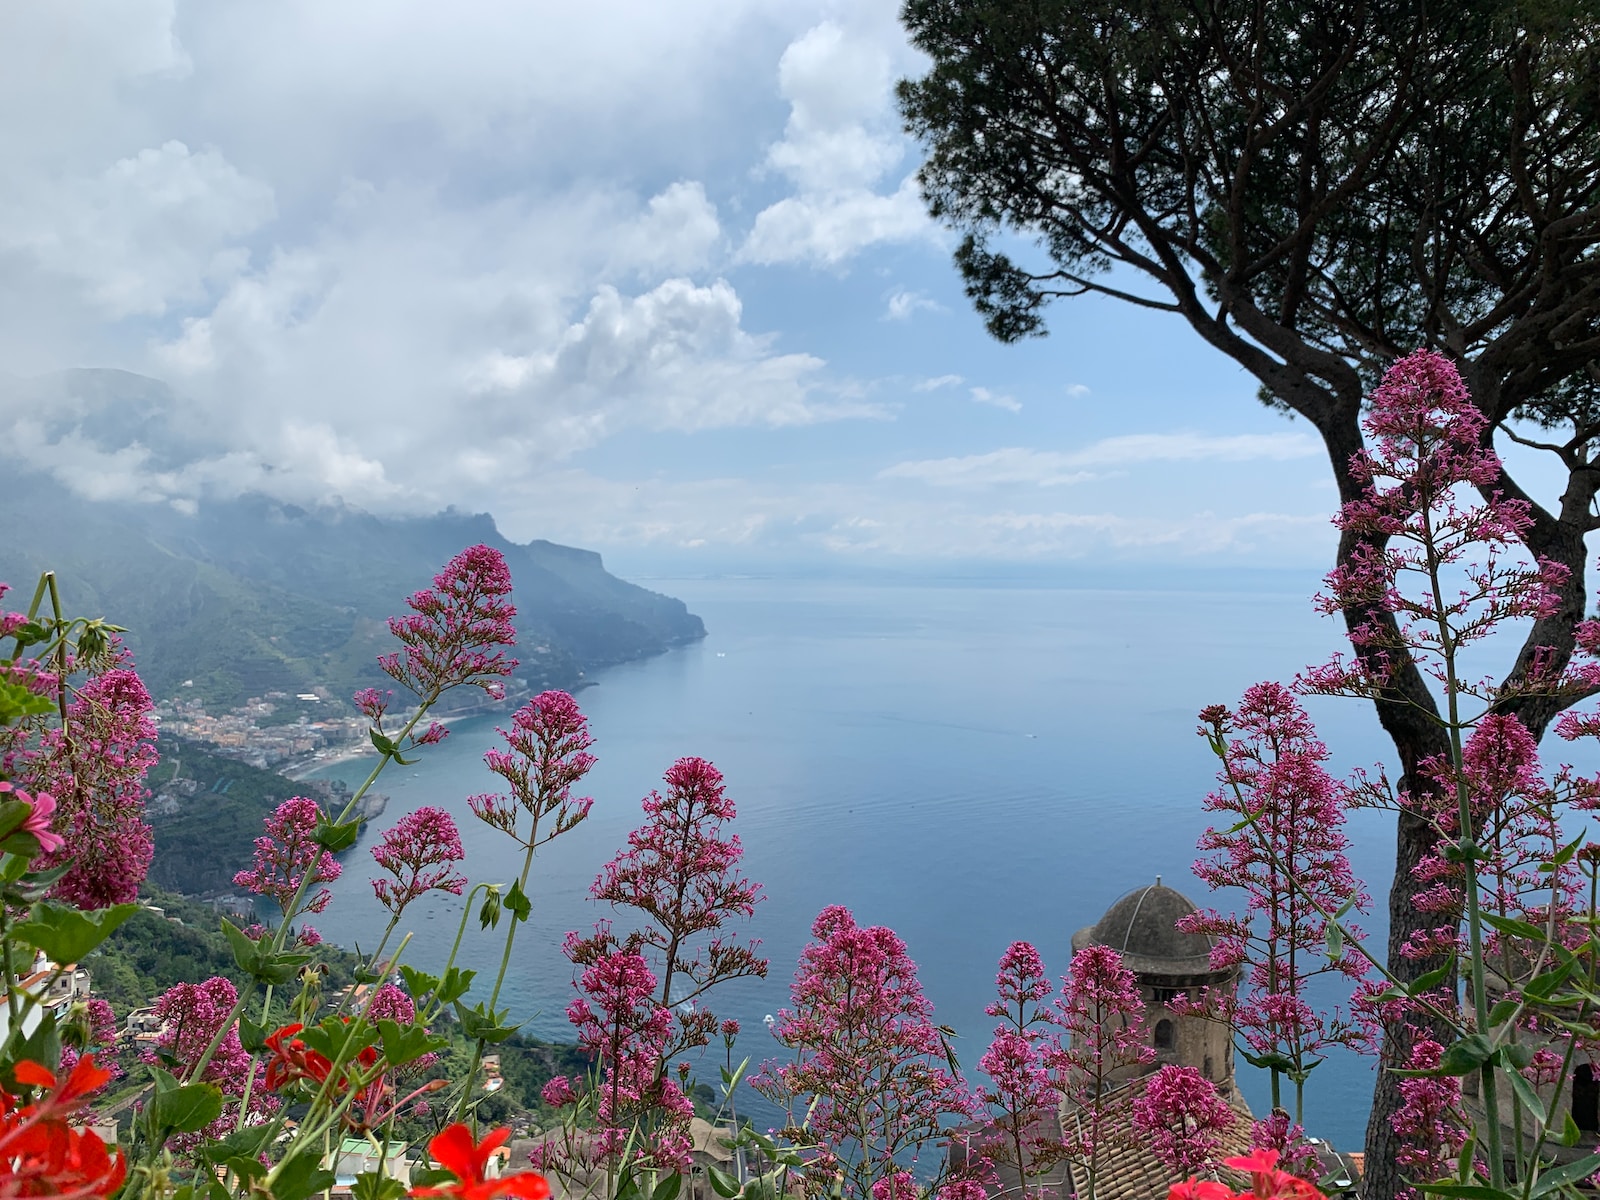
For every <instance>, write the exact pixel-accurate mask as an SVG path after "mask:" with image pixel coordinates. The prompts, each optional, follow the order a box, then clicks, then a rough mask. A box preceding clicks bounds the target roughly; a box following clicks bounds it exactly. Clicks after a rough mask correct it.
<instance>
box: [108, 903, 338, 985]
mask: <svg viewBox="0 0 1600 1200" xmlns="http://www.w3.org/2000/svg"><path fill="white" fill-rule="evenodd" d="M141 899H143V901H144V902H145V903H146V904H147V905H154V906H155V907H157V908H159V909H161V910H162V911H161V912H160V913H157V912H153V911H151V909H150V908H148V907H146V908H141V909H140V910H139V911H137V912H135V913H133V914H132V915H131V916H130V917H129V918H128V919H127V921H126V922H125V923H124V924H123V925H122V926H121V927H120V928H118V929H117V930H116V932H115V933H113V934H112V935H111V936H110V937H108V938H106V940H105V941H104V942H103V943H102V944H101V946H100V948H99V949H98V950H96V951H94V952H92V953H91V954H89V955H88V956H86V957H85V958H84V959H83V963H84V965H85V966H86V967H88V968H89V970H90V972H91V974H92V976H93V979H94V990H95V994H96V995H97V996H102V997H104V998H105V999H106V1000H108V1001H110V1003H111V1006H112V1008H113V1009H115V1010H116V1012H117V1013H118V1015H119V1016H120V1015H125V1014H126V1013H127V1012H128V1010H129V1009H133V1008H142V1007H144V1006H145V1005H147V1004H151V1003H153V1002H154V1001H155V998H156V997H157V996H159V995H160V994H161V993H162V992H164V991H165V990H166V989H167V988H169V987H171V986H172V985H173V984H174V983H177V982H179V981H180V980H187V981H189V982H193V981H195V980H199V979H209V978H210V977H211V976H213V975H221V976H223V977H224V978H227V979H230V980H232V981H233V983H234V984H235V986H240V985H242V984H243V983H244V980H245V975H244V972H242V971H241V970H240V969H239V966H238V963H236V962H235V961H234V955H233V948H232V947H231V946H230V945H229V943H228V939H227V938H226V937H225V936H224V935H223V933H222V917H221V915H220V914H219V913H218V912H217V911H216V910H215V909H214V908H212V907H211V906H210V905H209V904H204V903H201V902H199V901H196V900H190V899H186V898H185V897H183V896H179V895H175V894H173V893H171V892H166V891H162V890H161V889H159V888H153V887H148V886H147V887H146V888H145V889H144V891H143V893H142V895H141ZM318 953H319V954H320V955H321V957H322V959H323V961H325V962H327V963H328V967H329V971H328V978H327V980H326V981H325V988H326V991H327V992H332V991H334V990H337V989H338V988H341V987H344V986H345V985H346V984H348V983H350V982H352V981H353V980H354V978H355V971H356V968H357V967H358V966H359V961H358V960H357V958H356V957H355V955H353V954H348V953H346V952H344V951H342V950H340V949H339V948H338V947H337V946H331V945H327V944H324V945H323V946H321V947H318Z"/></svg>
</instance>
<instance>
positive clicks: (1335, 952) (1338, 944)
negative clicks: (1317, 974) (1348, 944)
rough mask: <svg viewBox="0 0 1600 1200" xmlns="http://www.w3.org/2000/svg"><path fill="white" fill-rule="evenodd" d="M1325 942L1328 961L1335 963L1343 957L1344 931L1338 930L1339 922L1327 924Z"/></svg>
mask: <svg viewBox="0 0 1600 1200" xmlns="http://www.w3.org/2000/svg"><path fill="white" fill-rule="evenodd" d="M1327 941H1328V959H1329V961H1331V962H1337V961H1338V960H1339V959H1340V958H1342V957H1343V956H1344V930H1342V929H1340V928H1339V922H1337V921H1329V922H1328V930H1327Z"/></svg>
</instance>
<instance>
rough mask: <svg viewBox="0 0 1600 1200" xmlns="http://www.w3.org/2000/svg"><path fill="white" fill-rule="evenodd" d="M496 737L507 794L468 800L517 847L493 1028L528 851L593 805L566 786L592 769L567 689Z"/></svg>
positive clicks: (496, 761) (492, 763)
mask: <svg viewBox="0 0 1600 1200" xmlns="http://www.w3.org/2000/svg"><path fill="white" fill-rule="evenodd" d="M498 732H499V734H500V736H501V737H502V738H504V739H505V742H506V747H507V748H506V749H505V750H489V751H488V752H486V753H485V754H484V756H483V760H484V762H485V763H486V764H487V765H488V767H489V769H490V770H491V771H493V772H494V773H495V774H496V775H498V776H500V777H501V778H502V779H504V780H505V781H506V783H507V785H508V787H509V789H510V790H509V794H508V795H496V794H485V795H478V796H473V797H471V798H470V799H469V800H468V802H467V803H468V805H469V806H470V807H471V809H472V812H473V815H474V816H476V817H477V818H478V819H479V820H480V821H483V822H484V823H485V824H487V825H490V826H492V827H493V828H495V829H498V830H500V831H501V832H502V833H504V834H506V835H508V836H509V837H510V838H511V839H512V840H514V841H515V842H516V843H517V844H518V845H519V846H521V847H522V848H523V856H522V871H521V873H520V874H519V875H518V876H517V879H516V882H514V883H513V884H512V886H511V889H510V891H509V892H508V894H507V896H506V898H505V900H504V907H505V908H506V909H507V910H509V911H510V914H511V921H510V926H509V928H507V930H506V940H505V947H504V949H503V950H502V952H501V955H500V969H499V971H498V973H496V975H495V981H494V989H493V990H492V991H491V992H490V995H489V1001H488V1005H487V1007H486V1008H485V1009H484V1012H483V1016H484V1017H485V1018H486V1020H488V1022H489V1023H490V1024H497V1022H495V1021H494V1020H493V1017H494V1013H495V1004H496V1002H497V1001H498V1000H499V999H500V989H501V987H502V986H503V985H504V984H505V977H506V970H507V968H509V966H510V965H511V947H512V945H513V943H514V942H515V940H516V936H517V926H518V925H519V924H520V923H521V922H523V921H525V920H527V919H528V916H529V914H530V913H531V912H532V908H533V904H532V901H531V900H529V899H528V894H527V888H528V877H529V875H530V874H531V872H532V871H533V858H534V854H535V853H536V852H537V851H538V849H539V847H540V846H543V845H545V844H546V843H548V842H549V841H551V840H552V839H553V838H557V837H559V836H561V835H562V834H563V833H566V832H567V831H568V830H570V829H573V828H574V827H576V826H577V825H578V824H579V823H581V822H582V821H583V819H584V818H585V817H587V816H588V815H589V809H590V806H591V805H593V803H594V801H593V800H591V799H590V798H588V797H586V796H585V797H574V796H573V794H572V789H573V788H574V787H576V786H577V785H578V784H579V783H580V782H582V780H583V777H584V776H585V775H587V774H588V773H589V769H590V768H591V767H593V766H594V763H595V758H594V755H592V754H590V753H589V747H590V746H592V745H593V744H594V738H593V737H591V736H590V735H589V722H588V721H587V720H586V719H585V718H584V715H583V713H582V712H581V711H580V710H579V708H578V702H577V701H576V700H574V699H573V698H572V697H571V696H570V695H568V694H567V693H566V692H559V691H549V692H541V693H540V694H539V695H537V696H535V697H534V698H533V699H532V700H530V701H528V702H527V703H526V704H524V705H523V706H522V707H521V708H519V709H518V710H517V711H516V713H514V714H513V715H512V718H511V728H510V729H501V730H499V731H498ZM491 911H493V910H491ZM496 919H497V918H496ZM484 1045H485V1042H484V1040H483V1039H482V1038H479V1039H478V1040H477V1046H476V1048H475V1049H474V1051H473V1056H472V1066H471V1070H470V1072H469V1074H468V1077H467V1087H466V1089H465V1090H464V1091H463V1093H462V1096H461V1106H460V1109H459V1113H460V1114H462V1115H464V1114H465V1112H466V1109H467V1105H468V1103H469V1102H470V1098H471V1094H472V1081H473V1080H474V1079H475V1078H476V1077H477V1070H478V1064H479V1063H480V1062H481V1061H482V1058H483V1047H484Z"/></svg>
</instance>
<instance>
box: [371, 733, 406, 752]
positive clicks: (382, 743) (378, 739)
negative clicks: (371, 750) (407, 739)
mask: <svg viewBox="0 0 1600 1200" xmlns="http://www.w3.org/2000/svg"><path fill="white" fill-rule="evenodd" d="M367 736H368V737H370V738H371V739H372V744H373V746H374V747H376V748H377V751H378V753H379V754H382V755H384V756H385V757H386V758H399V757H400V747H398V746H396V745H395V744H394V742H392V741H391V740H389V739H388V738H386V737H384V736H383V734H381V733H379V732H378V731H377V730H376V729H369V730H367Z"/></svg>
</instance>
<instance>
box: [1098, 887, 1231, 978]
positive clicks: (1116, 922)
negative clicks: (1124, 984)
mask: <svg viewBox="0 0 1600 1200" xmlns="http://www.w3.org/2000/svg"><path fill="white" fill-rule="evenodd" d="M1195 911H1196V906H1195V904H1194V902H1193V901H1191V900H1190V899H1189V898H1188V897H1187V896H1185V895H1184V894H1183V893H1182V892H1178V891H1175V890H1173V889H1172V888H1169V887H1165V886H1163V885H1162V883H1161V877H1160V876H1159V875H1158V876H1157V877H1156V881H1155V882H1154V883H1152V884H1149V885H1148V886H1146V887H1142V888H1135V889H1134V890H1133V891H1131V892H1129V893H1128V894H1127V895H1126V896H1123V897H1122V899H1120V900H1118V901H1117V902H1116V903H1115V904H1113V905H1112V906H1111V907H1110V908H1109V909H1107V910H1106V915H1105V916H1103V917H1101V918H1100V920H1099V921H1098V922H1096V923H1095V924H1094V925H1091V926H1088V927H1087V928H1085V929H1080V930H1078V932H1077V933H1075V934H1073V935H1072V950H1073V953H1077V952H1078V951H1079V950H1082V949H1083V948H1084V947H1085V946H1090V945H1098V946H1110V947H1111V948H1112V949H1113V950H1116V951H1117V952H1118V953H1120V954H1121V955H1122V960H1123V962H1124V963H1125V964H1126V965H1127V967H1128V969H1129V970H1131V971H1133V972H1135V973H1136V974H1140V975H1174V976H1177V975H1203V974H1210V973H1211V945H1212V939H1211V937H1210V936H1209V935H1207V934H1203V933H1180V932H1179V931H1178V928H1177V924H1178V921H1179V919H1181V918H1183V917H1186V916H1188V915H1189V914H1190V913H1192V912H1195Z"/></svg>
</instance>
